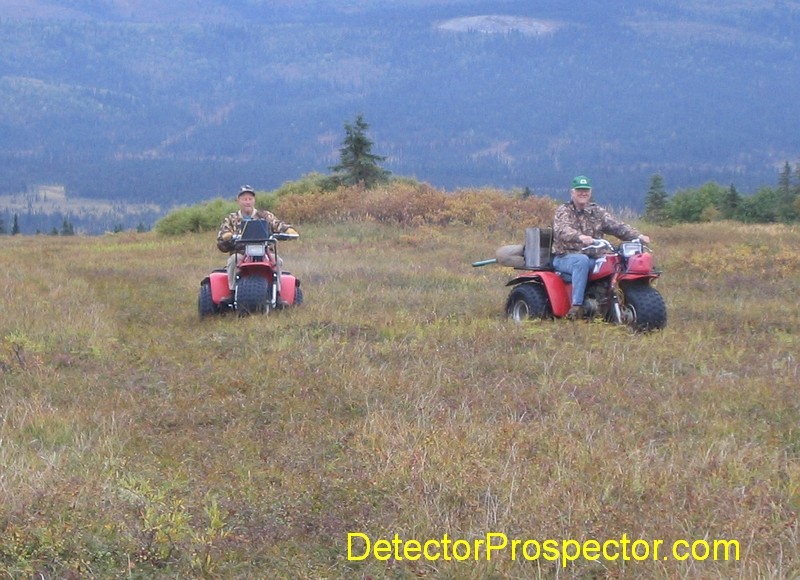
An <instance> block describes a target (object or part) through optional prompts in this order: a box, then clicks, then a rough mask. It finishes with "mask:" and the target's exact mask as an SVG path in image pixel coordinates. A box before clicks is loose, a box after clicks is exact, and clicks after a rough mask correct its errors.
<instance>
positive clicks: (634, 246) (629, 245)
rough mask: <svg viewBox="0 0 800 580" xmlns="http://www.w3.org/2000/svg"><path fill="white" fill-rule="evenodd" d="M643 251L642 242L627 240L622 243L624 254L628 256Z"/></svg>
mask: <svg viewBox="0 0 800 580" xmlns="http://www.w3.org/2000/svg"><path fill="white" fill-rule="evenodd" d="M641 253H642V242H625V243H624V244H622V255H623V256H625V257H626V258H630V257H631V256H635V255H636V254H641Z"/></svg>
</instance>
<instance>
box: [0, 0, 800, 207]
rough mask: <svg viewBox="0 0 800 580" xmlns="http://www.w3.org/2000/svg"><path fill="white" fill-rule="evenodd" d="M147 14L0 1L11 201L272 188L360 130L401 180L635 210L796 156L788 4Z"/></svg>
mask: <svg viewBox="0 0 800 580" xmlns="http://www.w3.org/2000/svg"><path fill="white" fill-rule="evenodd" d="M131 4H133V3H117V2H111V1H102V0H96V1H88V0H86V1H83V2H67V1H66V0H63V1H61V2H54V3H48V4H45V3H42V2H32V3H30V4H27V5H26V8H25V10H24V11H23V10H22V9H21V8H20V6H21V4H20V3H16V2H10V1H9V0H0V14H3V16H2V20H0V55H1V56H0V194H8V193H14V192H19V191H26V190H28V189H30V188H31V187H33V186H36V185H38V184H43V183H44V184H59V185H64V186H65V187H66V191H67V196H73V197H87V198H103V199H111V200H117V201H121V202H128V201H133V200H136V201H139V202H156V203H160V204H165V205H167V206H168V205H170V204H173V203H194V202H196V201H198V200H202V199H208V198H211V197H215V196H218V195H230V194H231V192H232V191H233V190H234V189H235V188H236V187H237V186H238V185H240V184H241V183H245V182H247V183H252V184H253V185H255V186H257V187H259V188H263V189H271V188H274V187H277V186H279V185H280V184H281V183H283V182H285V181H287V180H292V179H296V178H298V177H299V176H301V175H304V174H306V173H309V172H312V171H321V172H326V171H327V170H328V168H329V167H330V166H331V165H334V164H335V163H336V162H337V161H338V148H339V147H340V145H341V139H342V138H343V135H344V134H343V130H342V126H343V124H344V123H345V122H348V121H350V120H352V119H353V118H354V117H355V115H356V114H358V113H363V115H364V118H365V119H366V120H367V122H368V123H369V124H370V126H371V137H372V138H373V140H374V141H375V152H376V153H378V154H381V155H385V156H387V161H386V163H385V166H386V167H387V169H389V170H391V171H392V172H393V173H394V174H395V175H406V176H413V177H416V178H417V179H419V180H422V181H427V182H430V183H432V184H433V185H435V186H437V187H444V188H458V187H464V186H482V185H491V186H496V187H508V188H511V187H529V188H531V189H532V190H533V191H534V192H535V193H538V194H545V195H559V196H560V195H563V192H564V189H565V187H566V184H567V183H568V180H569V178H571V177H572V175H573V174H575V173H578V172H580V173H587V174H591V175H592V176H593V178H594V180H595V183H596V185H597V188H596V193H597V196H598V198H599V200H600V201H602V202H604V203H608V204H614V205H619V206H631V207H634V208H639V209H641V208H642V205H643V201H644V197H645V194H646V191H647V187H648V183H649V179H650V177H651V175H652V174H654V173H656V172H659V173H660V174H661V175H663V177H664V180H665V183H666V185H667V187H668V188H669V189H676V188H680V187H688V186H696V185H700V184H702V183H704V182H706V181H710V180H713V181H717V182H720V183H722V184H723V185H725V186H728V185H730V184H732V183H733V184H735V185H736V187H737V188H738V190H739V191H740V192H742V193H745V194H747V193H748V192H752V191H754V190H755V189H756V188H757V187H758V186H760V185H764V184H774V182H775V179H776V176H777V172H778V171H779V169H780V167H782V166H783V164H784V163H785V162H787V161H790V162H793V161H795V160H796V159H797V158H798V156H800V139H799V138H798V135H797V133H796V131H794V130H793V127H792V125H791V123H790V122H788V121H789V120H790V119H792V118H794V116H796V113H797V110H798V103H800V86H799V85H798V83H797V82H796V79H797V78H798V73H800V60H799V59H800V51H798V50H797V44H796V40H795V34H794V33H795V32H796V30H797V29H798V24H800V9H798V7H797V6H796V5H794V4H790V3H776V2H757V1H753V2H739V3H737V4H736V5H732V6H728V5H724V6H717V5H715V4H712V3H707V2H679V3H664V2H658V1H645V2H640V3H638V8H637V9H636V10H633V9H626V8H624V7H620V6H612V7H607V6H603V5H596V6H595V5H594V4H592V3H588V2H578V3H570V4H564V3H560V2H555V0H551V1H546V2H537V3H536V4H535V5H532V4H531V3H529V2H523V1H521V0H520V1H510V2H503V3H497V2H469V3H468V2H456V1H451V2H446V1H442V2H436V3H430V2H425V3H423V2H390V3H377V2H371V1H369V2H368V1H362V2H350V3H346V4H338V3H337V4H336V5H335V6H333V7H330V6H328V5H329V4H330V3H321V2H311V1H308V2H288V1H287V2H283V3H278V4H275V3H269V2H258V1H252V0H251V1H247V2H244V1H242V2H226V3H222V2H213V1H211V0H206V1H205V2H202V3H200V4H196V3H191V4H190V3H188V2H186V3H184V2H174V3H170V4H169V7H168V8H167V9H164V10H161V11H160V12H159V11H158V10H157V6H156V3H150V2H139V3H135V6H134V7H131ZM158 6H161V4H160V3H159V4H158ZM197 6H199V7H200V9H198V8H197ZM326 6H328V7H327V8H326ZM500 17H502V18H500Z"/></svg>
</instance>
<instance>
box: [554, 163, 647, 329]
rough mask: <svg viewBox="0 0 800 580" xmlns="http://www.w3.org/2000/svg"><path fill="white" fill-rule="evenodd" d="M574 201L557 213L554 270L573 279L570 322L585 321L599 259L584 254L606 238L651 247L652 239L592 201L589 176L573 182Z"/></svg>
mask: <svg viewBox="0 0 800 580" xmlns="http://www.w3.org/2000/svg"><path fill="white" fill-rule="evenodd" d="M570 197H571V199H570V201H568V202H567V203H565V204H563V205H561V206H560V207H559V208H558V209H557V210H556V215H555V218H554V219H553V268H555V269H556V271H557V272H561V273H564V274H569V275H571V276H572V306H571V307H570V309H569V312H568V313H567V318H569V319H572V320H575V319H578V318H583V314H584V312H583V297H584V293H585V292H586V283H587V281H588V279H589V271H590V270H591V268H592V266H593V265H594V260H595V258H596V257H597V256H596V255H594V254H591V253H587V252H591V251H590V250H587V252H584V251H583V248H584V247H586V246H588V245H590V244H592V242H593V241H594V240H595V239H598V238H602V237H603V234H611V235H613V236H616V237H618V238H619V239H621V240H623V241H630V240H635V239H637V238H638V239H640V240H642V241H643V242H644V243H646V244H648V243H650V238H649V237H648V236H645V235H644V234H641V233H639V231H638V230H636V229H635V228H633V227H631V226H629V225H628V224H626V223H623V222H621V221H619V220H617V219H615V218H614V217H612V216H611V214H610V213H608V212H607V211H606V210H605V209H603V208H602V207H600V206H599V205H597V204H596V203H594V202H592V201H591V198H592V182H591V180H590V179H589V178H588V177H586V176H585V175H579V176H577V177H576V178H575V179H573V180H572V189H571V190H570Z"/></svg>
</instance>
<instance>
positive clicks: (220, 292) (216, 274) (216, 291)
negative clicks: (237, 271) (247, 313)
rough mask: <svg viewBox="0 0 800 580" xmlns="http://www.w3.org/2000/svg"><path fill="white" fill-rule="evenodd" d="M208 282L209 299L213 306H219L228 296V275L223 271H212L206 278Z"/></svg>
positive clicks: (229, 292)
mask: <svg viewBox="0 0 800 580" xmlns="http://www.w3.org/2000/svg"><path fill="white" fill-rule="evenodd" d="M208 280H209V282H210V283H211V299H212V300H213V301H214V304H219V303H220V301H221V300H222V299H223V298H227V297H228V296H230V294H231V291H230V289H228V273H227V272H226V271H225V270H214V271H213V272H211V274H210V275H209V276H208Z"/></svg>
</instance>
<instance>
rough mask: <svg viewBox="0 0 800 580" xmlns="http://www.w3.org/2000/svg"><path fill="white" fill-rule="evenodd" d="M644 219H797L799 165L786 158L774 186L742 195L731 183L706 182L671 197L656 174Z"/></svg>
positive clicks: (799, 209)
mask: <svg viewBox="0 0 800 580" xmlns="http://www.w3.org/2000/svg"><path fill="white" fill-rule="evenodd" d="M643 218H644V219H645V220H646V221H649V222H651V223H656V224H670V223H681V222H689V223H693V222H709V221H715V220H734V221H740V222H745V223H794V222H797V221H800V165H795V167H794V169H792V167H791V166H790V164H789V162H788V161H787V162H785V163H784V166H783V169H782V170H781V172H780V175H779V176H778V185H777V187H766V186H765V187H762V188H760V189H759V190H758V191H757V192H756V193H755V194H754V195H750V196H743V195H740V194H739V192H738V191H737V190H736V187H735V186H734V185H733V184H731V185H730V186H729V187H724V186H722V185H719V184H717V183H713V182H712V183H706V184H705V185H703V186H701V187H699V188H695V189H684V190H680V191H678V192H676V193H675V195H673V196H672V197H670V196H669V195H668V194H667V191H666V189H665V186H664V179H663V177H662V176H661V175H660V174H655V175H653V176H652V178H651V179H650V189H649V190H648V191H647V196H646V197H645V207H644V216H643Z"/></svg>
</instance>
